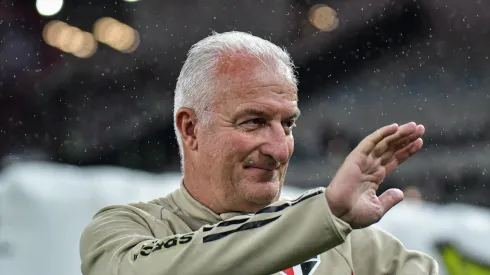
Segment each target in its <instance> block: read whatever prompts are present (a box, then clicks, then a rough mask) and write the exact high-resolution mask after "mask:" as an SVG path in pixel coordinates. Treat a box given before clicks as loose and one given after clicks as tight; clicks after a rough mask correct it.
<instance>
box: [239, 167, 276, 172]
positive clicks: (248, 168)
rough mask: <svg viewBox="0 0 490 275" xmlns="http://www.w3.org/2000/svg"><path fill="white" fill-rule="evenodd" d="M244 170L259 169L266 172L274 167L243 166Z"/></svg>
mask: <svg viewBox="0 0 490 275" xmlns="http://www.w3.org/2000/svg"><path fill="white" fill-rule="evenodd" d="M244 168H245V170H252V169H253V170H261V171H267V172H272V171H274V170H276V168H268V167H258V166H245V167H244Z"/></svg>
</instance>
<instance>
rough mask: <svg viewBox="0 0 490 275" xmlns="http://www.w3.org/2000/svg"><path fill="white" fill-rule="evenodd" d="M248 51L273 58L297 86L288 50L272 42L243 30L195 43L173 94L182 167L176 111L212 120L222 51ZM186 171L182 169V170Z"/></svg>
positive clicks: (264, 61)
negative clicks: (186, 109) (183, 109)
mask: <svg viewBox="0 0 490 275" xmlns="http://www.w3.org/2000/svg"><path fill="white" fill-rule="evenodd" d="M237 51H239V52H245V53H247V54H249V55H251V56H252V57H256V58H258V59H259V60H260V61H262V62H263V63H266V62H268V61H269V62H270V60H272V61H273V62H275V63H276V65H278V66H276V67H277V70H278V73H281V74H283V75H284V76H285V77H286V78H287V79H288V80H289V81H291V83H292V84H294V85H295V86H297V84H298V80H297V78H296V75H295V67H294V64H293V61H292V59H291V57H290V55H289V54H288V53H287V51H286V50H285V49H283V48H280V47H279V46H277V45H275V44H273V43H272V42H270V41H267V40H265V39H262V38H259V37H257V36H253V35H251V34H248V33H244V32H237V31H232V32H225V33H215V32H213V34H211V35H210V36H208V37H206V38H204V39H202V40H200V41H199V42H197V43H196V44H194V45H193V46H192V47H191V49H190V50H189V53H188V54H187V59H186V61H185V63H184V65H183V67H182V70H181V71H180V75H179V77H178V79H177V84H176V87H175V95H174V113H173V116H174V130H175V135H176V138H177V143H178V144H179V153H180V160H181V167H182V169H183V164H184V152H183V146H182V137H181V135H180V133H179V129H178V128H177V124H176V114H177V112H178V110H179V109H180V108H181V107H187V108H190V109H193V110H194V112H195V113H196V117H197V119H198V120H200V121H202V122H203V123H206V122H207V121H209V119H210V114H209V112H206V108H209V106H210V105H211V101H212V99H213V93H214V91H215V86H216V75H215V71H216V70H215V68H216V67H217V65H218V64H219V61H220V58H221V57H222V54H223V53H228V52H230V53H233V52H237ZM182 171H183V170H182Z"/></svg>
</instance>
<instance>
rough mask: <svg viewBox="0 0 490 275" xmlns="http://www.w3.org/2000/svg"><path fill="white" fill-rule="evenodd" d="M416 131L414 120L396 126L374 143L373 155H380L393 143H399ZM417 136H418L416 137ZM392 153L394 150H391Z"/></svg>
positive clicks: (390, 147)
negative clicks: (391, 131)
mask: <svg viewBox="0 0 490 275" xmlns="http://www.w3.org/2000/svg"><path fill="white" fill-rule="evenodd" d="M416 131H417V124H415V123H414V122H410V123H407V124H405V125H402V126H400V127H399V128H398V130H397V131H396V132H395V133H394V134H392V135H390V136H387V137H386V138H384V139H383V140H381V141H380V142H379V143H378V144H376V146H375V148H374V149H373V156H374V157H380V156H382V155H383V154H384V153H385V152H387V151H388V150H390V149H392V147H393V145H394V144H397V143H399V142H400V141H402V140H405V139H406V138H408V137H409V136H410V135H412V134H414V133H415V132H416ZM417 138H418V137H417ZM393 153H394V152H393Z"/></svg>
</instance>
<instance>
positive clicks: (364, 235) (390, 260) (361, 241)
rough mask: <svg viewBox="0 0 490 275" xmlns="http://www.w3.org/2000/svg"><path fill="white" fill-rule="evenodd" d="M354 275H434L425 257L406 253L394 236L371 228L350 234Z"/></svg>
mask: <svg viewBox="0 0 490 275" xmlns="http://www.w3.org/2000/svg"><path fill="white" fill-rule="evenodd" d="M349 238H350V241H351V242H352V252H351V253H352V263H353V265H354V274H355V275H370V274H379V275H391V274H397V275H413V274H417V275H438V274H439V267H438V264H437V262H436V261H435V260H434V259H433V258H431V257H430V256H429V255H427V254H424V253H421V252H418V251H413V250H407V249H405V247H404V246H403V244H402V243H401V242H400V241H399V240H398V239H397V238H395V237H394V236H392V235H391V234H389V233H388V232H386V231H384V230H382V229H381V228H379V227H377V226H375V225H373V226H370V227H368V228H364V229H361V230H355V231H354V232H352V234H350V237H349Z"/></svg>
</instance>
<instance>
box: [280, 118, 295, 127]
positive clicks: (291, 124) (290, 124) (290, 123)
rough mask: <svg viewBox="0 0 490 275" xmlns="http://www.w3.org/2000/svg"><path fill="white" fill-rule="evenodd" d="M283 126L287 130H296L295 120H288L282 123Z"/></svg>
mask: <svg viewBox="0 0 490 275" xmlns="http://www.w3.org/2000/svg"><path fill="white" fill-rule="evenodd" d="M282 125H283V126H284V127H286V128H294V127H296V121H294V120H287V121H284V122H283V123H282Z"/></svg>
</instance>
